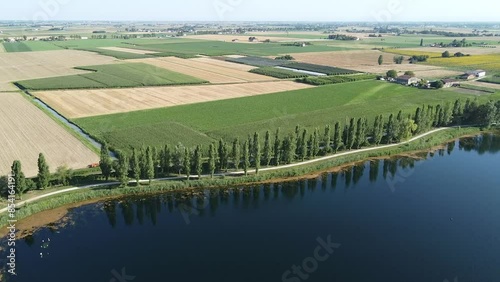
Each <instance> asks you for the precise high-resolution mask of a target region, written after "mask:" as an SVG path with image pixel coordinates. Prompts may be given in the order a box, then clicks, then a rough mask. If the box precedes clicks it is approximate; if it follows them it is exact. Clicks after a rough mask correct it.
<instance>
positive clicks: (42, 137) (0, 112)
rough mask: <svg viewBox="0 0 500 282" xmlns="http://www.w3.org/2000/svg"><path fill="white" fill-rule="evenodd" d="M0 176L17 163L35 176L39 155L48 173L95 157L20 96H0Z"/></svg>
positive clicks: (96, 160) (15, 94) (93, 160)
mask: <svg viewBox="0 0 500 282" xmlns="http://www.w3.org/2000/svg"><path fill="white" fill-rule="evenodd" d="M0 144H2V149H1V150H0V175H6V174H7V173H8V172H9V170H10V166H11V165H12V162H13V161H14V160H20V161H21V162H22V164H23V171H24V173H25V174H26V176H29V177H32V176H35V175H36V174H37V169H38V168H37V159H38V154H39V153H43V154H44V155H45V157H46V159H47V162H48V164H49V165H50V168H51V171H55V170H56V168H57V167H58V166H61V165H67V166H68V167H70V168H83V167H86V166H87V165H89V164H91V163H95V162H98V161H99V158H98V156H97V155H96V154H95V153H94V152H92V151H91V150H90V149H89V148H87V147H86V146H85V145H83V144H82V143H81V142H80V140H78V139H77V138H76V137H74V136H72V135H71V134H70V133H69V132H67V131H66V130H65V129H64V128H62V127H61V126H60V125H59V124H58V123H56V122H55V121H54V120H52V119H51V118H50V117H49V116H47V115H46V114H45V113H44V112H43V111H41V110H40V109H38V108H37V107H36V106H34V105H33V104H31V103H30V102H29V101H28V100H27V99H26V98H24V97H22V96H21V94H19V93H0Z"/></svg>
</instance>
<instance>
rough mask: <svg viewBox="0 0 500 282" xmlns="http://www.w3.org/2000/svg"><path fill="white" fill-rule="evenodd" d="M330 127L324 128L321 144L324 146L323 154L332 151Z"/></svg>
mask: <svg viewBox="0 0 500 282" xmlns="http://www.w3.org/2000/svg"><path fill="white" fill-rule="evenodd" d="M331 131H332V127H331V126H330V125H327V126H325V135H324V137H323V143H324V144H325V149H324V151H325V154H329V153H330V152H331V151H332V146H331V142H332V136H331V134H332V132H331Z"/></svg>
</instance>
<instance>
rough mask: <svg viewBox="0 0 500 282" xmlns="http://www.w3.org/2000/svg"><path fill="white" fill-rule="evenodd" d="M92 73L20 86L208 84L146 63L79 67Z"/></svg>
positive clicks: (42, 87)
mask: <svg viewBox="0 0 500 282" xmlns="http://www.w3.org/2000/svg"><path fill="white" fill-rule="evenodd" d="M78 69H81V70H87V71H92V72H93V73H87V74H79V75H73V76H62V77H54V78H45V79H35V80H25V81H20V82H18V85H20V86H21V87H23V88H25V89H30V90H55V89H86V88H119V87H140V86H161V85H186V84H201V83H205V81H203V80H200V79H197V78H194V77H191V76H188V75H184V74H181V73H177V72H173V71H169V70H165V69H162V68H159V67H155V66H152V65H148V64H144V63H127V64H110V65H101V66H89V67H80V68H78Z"/></svg>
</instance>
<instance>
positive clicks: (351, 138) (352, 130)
mask: <svg viewBox="0 0 500 282" xmlns="http://www.w3.org/2000/svg"><path fill="white" fill-rule="evenodd" d="M355 141H356V121H355V119H354V118H351V120H350V122H349V130H348V132H347V149H349V150H351V149H352V147H353V146H354V142H355Z"/></svg>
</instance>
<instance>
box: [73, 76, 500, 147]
mask: <svg viewBox="0 0 500 282" xmlns="http://www.w3.org/2000/svg"><path fill="white" fill-rule="evenodd" d="M498 96H499V95H498V94H493V96H488V97H480V98H479V99H488V98H491V97H498ZM475 97H476V96H473V95H465V94H460V93H456V92H453V91H449V90H419V89H416V88H412V87H405V86H400V85H396V84H391V83H387V82H381V81H361V82H353V83H346V84H336V85H327V86H321V87H316V88H310V89H304V90H298V91H290V92H283V93H276V94H269V95H260V96H253V97H246V98H238V99H230V100H222V101H215V102H207V103H200V104H193V105H184V106H177V107H171V108H162V109H155V110H147V111H137V112H130V113H124V114H114V115H107V116H98V117H90V118H81V119H76V120H74V122H76V123H77V124H78V125H80V126H82V127H83V128H84V130H85V131H87V132H89V133H90V134H92V135H94V136H95V137H97V138H99V139H104V140H106V141H107V142H109V143H110V145H111V146H113V147H114V148H121V149H129V148H130V146H134V147H138V146H141V145H143V142H147V143H146V144H145V145H152V146H161V145H164V144H165V143H169V144H177V143H178V142H182V143H183V144H185V145H188V146H193V145H196V144H203V145H207V144H209V143H210V141H214V140H218V139H219V138H224V139H227V140H232V139H233V138H234V137H237V136H238V137H240V138H247V137H248V134H251V133H253V132H255V131H258V132H260V133H262V134H264V133H265V131H266V130H273V131H274V130H276V128H278V127H281V129H282V132H284V133H285V132H291V131H293V130H294V128H295V126H296V125H297V124H300V125H301V126H304V127H307V128H313V127H316V126H319V127H323V126H324V125H326V124H333V123H334V122H335V121H341V122H344V121H345V119H346V118H349V117H362V116H366V117H367V118H369V119H370V122H371V120H372V118H373V117H374V116H375V115H378V114H380V113H383V114H385V117H386V118H387V116H388V113H392V112H396V111H398V110H399V109H401V110H405V111H407V112H413V111H414V110H415V108H416V107H418V106H421V105H422V104H437V103H443V101H452V100H455V99H457V98H461V99H464V100H465V99H466V98H472V99H473V98H475Z"/></svg>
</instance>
